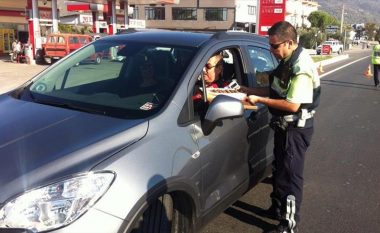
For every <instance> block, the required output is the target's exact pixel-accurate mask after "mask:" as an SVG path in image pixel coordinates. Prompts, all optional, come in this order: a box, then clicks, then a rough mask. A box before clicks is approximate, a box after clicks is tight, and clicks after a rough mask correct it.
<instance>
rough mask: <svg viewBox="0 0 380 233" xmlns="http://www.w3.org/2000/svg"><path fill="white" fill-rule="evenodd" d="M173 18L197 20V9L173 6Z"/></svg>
mask: <svg viewBox="0 0 380 233" xmlns="http://www.w3.org/2000/svg"><path fill="white" fill-rule="evenodd" d="M172 18H173V20H197V9H196V8H182V7H173V9H172Z"/></svg>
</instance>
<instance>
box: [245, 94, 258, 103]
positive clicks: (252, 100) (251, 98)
mask: <svg viewBox="0 0 380 233" xmlns="http://www.w3.org/2000/svg"><path fill="white" fill-rule="evenodd" d="M259 98H260V97H259V96H257V95H250V96H247V97H246V101H247V102H249V103H251V104H253V105H254V104H256V103H257V102H258V101H259Z"/></svg>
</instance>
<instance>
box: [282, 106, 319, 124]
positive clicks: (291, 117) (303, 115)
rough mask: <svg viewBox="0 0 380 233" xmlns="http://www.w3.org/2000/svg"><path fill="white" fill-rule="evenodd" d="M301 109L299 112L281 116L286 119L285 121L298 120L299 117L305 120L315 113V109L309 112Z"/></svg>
mask: <svg viewBox="0 0 380 233" xmlns="http://www.w3.org/2000/svg"><path fill="white" fill-rule="evenodd" d="M302 110H303V111H301V112H300V113H299V114H294V115H285V116H282V118H283V119H284V120H285V121H286V122H294V121H298V120H300V119H302V120H307V119H310V118H312V117H313V116H314V114H315V110H312V111H310V112H308V111H304V109H302Z"/></svg>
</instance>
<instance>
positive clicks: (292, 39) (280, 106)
mask: <svg viewBox="0 0 380 233" xmlns="http://www.w3.org/2000/svg"><path fill="white" fill-rule="evenodd" d="M268 35H269V45H270V47H271V48H270V49H271V52H272V53H273V54H274V55H275V56H276V58H277V59H279V60H280V64H279V65H278V67H277V68H276V69H275V70H274V71H273V72H271V74H270V76H269V82H270V85H269V88H268V87H261V88H247V87H243V89H244V90H243V91H244V92H247V94H249V96H248V97H247V100H248V101H249V102H251V103H252V104H256V103H262V104H265V105H267V106H268V108H269V111H270V112H271V114H272V119H271V123H270V125H271V127H272V129H273V130H274V131H275V133H274V156H275V160H274V163H273V192H272V193H271V198H272V205H271V207H270V208H269V209H268V211H269V213H270V214H271V215H272V216H273V217H274V218H276V219H278V220H280V223H279V225H278V226H277V227H276V229H274V230H272V231H269V232H283V233H285V232H287V233H290V232H295V231H296V230H297V226H298V223H299V220H300V206H301V202H302V193H303V169H304V161H305V153H306V150H307V148H308V147H309V145H310V141H311V137H312V134H313V131H314V128H313V115H314V113H315V110H314V109H315V108H316V107H317V105H318V103H319V96H320V91H321V88H320V80H319V76H318V72H317V70H316V67H315V65H314V62H313V60H312V59H311V57H310V55H309V54H308V52H307V51H306V50H305V49H303V48H302V47H301V46H299V45H298V43H297V32H296V30H295V28H294V27H293V26H292V25H291V24H290V23H288V22H286V21H281V22H278V23H276V24H274V25H273V26H272V27H271V28H270V29H269V31H268ZM259 95H260V96H259ZM264 96H267V97H264ZM268 97H269V98H268Z"/></svg>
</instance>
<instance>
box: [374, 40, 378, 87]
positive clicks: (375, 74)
mask: <svg viewBox="0 0 380 233" xmlns="http://www.w3.org/2000/svg"><path fill="white" fill-rule="evenodd" d="M372 64H373V81H374V82H375V87H379V73H378V72H379V71H380V40H379V44H377V45H375V46H373V50H372Z"/></svg>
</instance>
